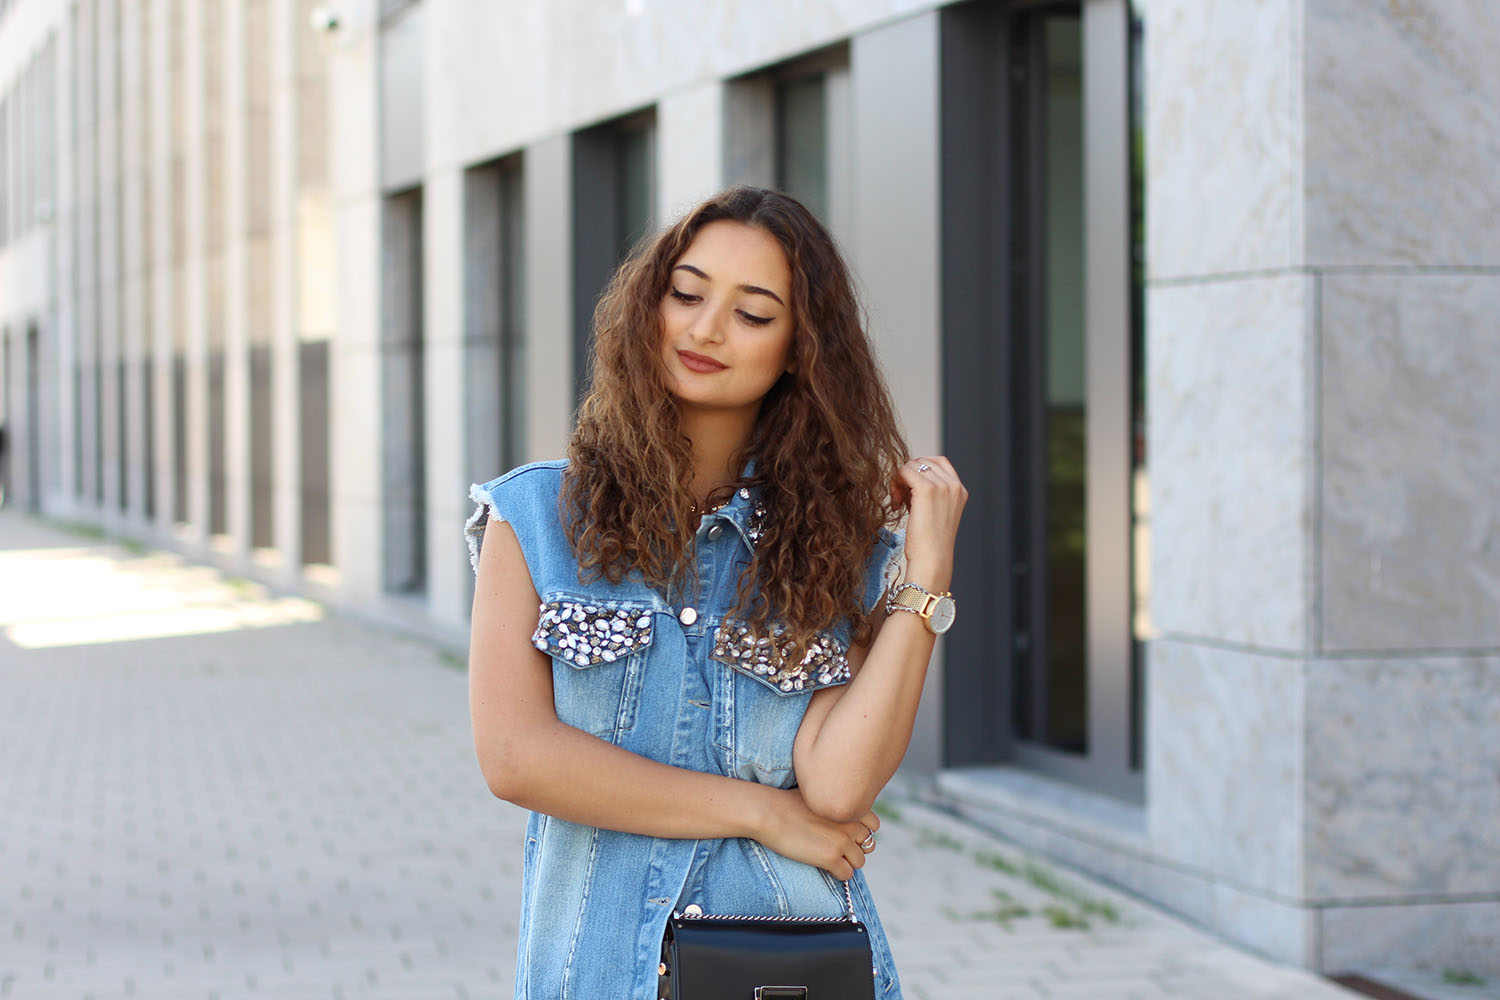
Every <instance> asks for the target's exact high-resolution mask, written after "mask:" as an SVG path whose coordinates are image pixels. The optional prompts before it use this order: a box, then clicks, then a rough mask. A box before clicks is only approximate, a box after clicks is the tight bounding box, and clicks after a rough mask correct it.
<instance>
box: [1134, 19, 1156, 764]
mask: <svg viewBox="0 0 1500 1000" xmlns="http://www.w3.org/2000/svg"><path fill="white" fill-rule="evenodd" d="M1142 2H1143V0H1131V2H1130V53H1129V55H1130V69H1129V72H1130V95H1129V99H1130V110H1129V115H1130V368H1131V378H1130V387H1131V393H1130V514H1131V517H1130V522H1131V532H1130V557H1131V614H1130V620H1131V638H1132V646H1133V650H1132V653H1133V655H1132V658H1131V669H1130V706H1131V727H1130V766H1131V767H1133V768H1140V767H1141V764H1142V761H1143V759H1144V757H1143V749H1142V745H1141V744H1142V737H1143V733H1144V726H1143V722H1144V717H1143V715H1142V712H1141V705H1142V702H1143V701H1144V699H1145V690H1146V688H1145V673H1146V650H1147V645H1146V643H1147V642H1148V641H1149V640H1150V639H1152V638H1154V637H1155V635H1156V630H1155V629H1154V627H1153V626H1152V624H1151V613H1150V603H1149V600H1148V598H1149V597H1150V586H1151V477H1150V475H1149V474H1148V469H1147V464H1146V462H1147V454H1146V64H1145V49H1144V42H1145V23H1144V21H1143V20H1142V16H1141V4H1142Z"/></svg>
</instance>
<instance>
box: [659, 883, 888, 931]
mask: <svg viewBox="0 0 1500 1000" xmlns="http://www.w3.org/2000/svg"><path fill="white" fill-rule="evenodd" d="M844 905H845V907H846V909H845V910H844V912H843V913H841V914H839V915H838V916H836V917H776V916H766V915H765V914H763V913H757V914H749V913H737V914H728V913H694V912H692V909H693V908H692V907H688V908H687V909H686V910H678V911H677V912H675V913H673V914H672V916H674V917H677V918H678V919H683V920H760V921H773V920H774V921H776V922H778V923H795V924H841V923H844V922H845V921H848V922H849V923H851V924H852V923H854V922H855V921H856V920H857V919H858V918H857V917H855V915H854V894H853V893H852V892H851V891H850V890H849V883H848V882H845V883H844Z"/></svg>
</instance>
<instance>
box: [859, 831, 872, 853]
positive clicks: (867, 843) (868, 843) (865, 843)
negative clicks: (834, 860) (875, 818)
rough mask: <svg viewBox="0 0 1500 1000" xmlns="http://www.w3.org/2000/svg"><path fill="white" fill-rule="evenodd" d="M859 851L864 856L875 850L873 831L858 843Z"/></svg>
mask: <svg viewBox="0 0 1500 1000" xmlns="http://www.w3.org/2000/svg"><path fill="white" fill-rule="evenodd" d="M859 849H860V850H861V851H864V852H865V853H866V854H868V853H869V852H871V851H873V850H875V831H873V830H871V831H870V835H869V836H868V837H866V838H865V839H864V840H861V841H860V842H859Z"/></svg>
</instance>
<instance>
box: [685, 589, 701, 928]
mask: <svg viewBox="0 0 1500 1000" xmlns="http://www.w3.org/2000/svg"><path fill="white" fill-rule="evenodd" d="M688 610H689V611H691V610H693V609H692V608H688ZM682 912H683V913H684V914H686V915H687V916H690V917H701V916H703V907H701V906H699V905H698V904H697V903H689V904H688V905H687V906H685V907H683V910H682Z"/></svg>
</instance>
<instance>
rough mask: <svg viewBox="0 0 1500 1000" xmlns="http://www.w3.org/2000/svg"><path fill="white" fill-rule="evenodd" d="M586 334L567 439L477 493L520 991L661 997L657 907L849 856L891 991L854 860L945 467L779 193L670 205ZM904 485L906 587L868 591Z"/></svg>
mask: <svg viewBox="0 0 1500 1000" xmlns="http://www.w3.org/2000/svg"><path fill="white" fill-rule="evenodd" d="M594 350H595V356H594V365H593V383H592V386H591V388H590V391H589V394H588V396H587V398H586V399H585V400H584V402H583V405H582V407H581V409H580V412H579V418H578V426H577V429H576V430H575V432H574V434H573V438H572V441H571V443H570V445H569V448H568V460H567V461H566V462H544V463H538V464H534V465H529V466H523V467H522V468H520V469H516V470H514V471H513V472H510V473H508V474H507V475H505V476H502V477H500V478H499V479H497V480H494V481H492V482H490V483H487V484H485V485H483V486H476V487H474V489H473V492H472V495H473V497H474V499H475V500H476V502H477V503H478V504H479V507H478V509H477V510H476V511H475V515H474V518H473V519H471V521H470V523H469V537H470V540H471V545H472V554H473V555H474V559H475V568H476V572H477V574H478V579H477V584H476V593H475V597H474V618H473V631H472V641H471V647H470V661H469V665H470V708H471V712H472V716H473V724H474V739H475V745H476V749H477V752H478V756H479V761H480V765H481V768H482V770H483V772H484V775H485V778H486V780H487V781H488V783H489V786H490V788H491V790H492V791H493V792H494V794H495V795H497V796H499V797H500V798H503V799H507V800H509V801H511V802H514V803H516V804H518V805H521V806H523V807H525V808H527V809H530V810H532V816H531V820H530V824H529V826H528V829H527V837H526V847H525V869H524V875H523V886H522V895H523V899H522V913H521V923H520V951H519V955H518V959H517V968H516V995H517V996H518V997H537V998H542V997H546V998H552V997H559V996H561V997H580V998H589V1000H594V998H599V997H606V996H608V997H625V996H629V997H637V998H643V1000H644V998H651V997H655V996H656V995H657V993H656V991H657V962H658V958H659V956H660V950H661V941H662V933H663V929H664V927H665V924H666V921H667V918H668V916H669V915H670V914H671V913H672V912H673V911H674V910H681V909H684V908H686V907H688V906H689V905H693V904H696V905H698V906H700V907H701V908H702V910H703V911H704V912H708V913H734V914H772V915H793V916H837V915H838V914H839V913H841V912H843V910H844V905H845V904H844V899H845V895H844V888H843V885H842V882H841V881H840V880H852V881H851V882H850V888H851V889H852V896H853V900H854V904H855V909H856V912H857V914H858V916H859V917H860V919H861V920H863V921H864V922H865V923H866V924H867V926H868V927H869V929H870V932H871V943H872V949H873V952H874V958H875V969H874V974H875V979H876V983H875V985H876V995H877V996H881V997H898V996H899V995H900V986H899V983H898V981H897V978H896V972H895V969H894V967H893V964H892V961H891V955H890V950H889V947H888V946H887V943H886V939H885V935H884V933H883V932H882V930H881V927H880V922H879V919H878V917H877V915H876V913H875V909H874V905H873V903H872V902H871V900H870V896H869V893H868V891H867V890H866V887H865V883H864V880H863V877H862V876H860V875H859V874H858V869H859V868H860V867H861V866H862V865H863V864H864V861H865V857H866V854H867V853H868V852H870V851H873V850H874V849H875V842H876V838H875V831H876V830H877V829H879V826H880V821H879V820H878V819H877V818H876V817H875V815H874V814H873V813H872V812H871V806H872V804H873V803H874V801H875V797H876V795H878V794H879V792H880V790H881V789H882V787H883V786H884V785H885V783H886V782H887V781H888V780H889V779H890V777H891V775H892V774H893V773H894V772H895V770H896V767H897V765H898V764H899V763H900V761H901V758H902V755H903V754H904V753H905V751H906V747H907V744H908V742H909V741H910V738H911V731H912V725H913V721H914V718H915V714H916V710H917V703H918V700H919V698H920V696H921V691H922V682H923V678H924V676H925V674H926V670H927V663H928V659H929V657H930V656H931V653H932V647H933V643H934V637H935V631H941V630H942V629H943V628H945V627H946V623H947V622H951V620H952V602H951V599H950V598H947V597H946V595H945V594H944V592H945V591H946V590H947V588H948V586H949V581H950V578H951V575H952V563H953V542H954V535H955V532H956V531H957V527H958V520H959V515H960V512H961V511H962V508H963V505H964V501H965V499H966V498H967V492H966V491H965V489H964V487H963V485H962V483H960V481H959V479H958V477H957V475H956V474H955V473H954V471H953V468H952V466H951V465H950V464H949V463H948V462H947V460H946V459H943V458H941V457H927V458H921V459H910V460H908V459H907V457H906V456H907V450H906V446H905V443H904V442H903V441H902V439H901V435H900V432H899V430H898V428H897V426H896V421H895V417H894V415H893V413H892V409H891V405H890V401H889V399H888V396H887V393H886V390H885V386H884V384H883V383H882V381H881V378H880V375H879V372H878V370H877V368H876V365H875V362H874V358H873V356H872V351H871V348H870V343H869V340H868V338H867V336H866V334H865V332H864V330H863V328H862V326H861V323H860V314H859V308H858V304H857V302H856V301H855V297H854V294H853V290H852V285H851V282H850V278H849V274H848V271H847V269H846V268H845V266H844V263H843V261H842V259H841V258H840V256H839V254H838V251H837V249H836V247H835V246H834V243H833V241H832V239H831V238H830V237H829V235H828V233H827V231H826V230H825V229H824V228H823V227H822V225H821V224H820V223H819V222H818V221H817V220H816V219H815V218H814V217H813V216H812V215H811V214H810V213H809V212H808V211H807V210H806V209H805V208H803V207H802V206H801V205H800V204H798V203H797V202H795V201H794V200H792V199H790V198H788V197H786V196H785V195H781V194H778V193H775V192H771V191H764V190H759V189H751V188H740V189H735V190H731V191H727V192H724V193H722V194H720V195H718V196H717V197H715V198H713V199H711V200H709V201H708V202H706V203H704V204H703V205H700V206H699V207H698V208H697V209H695V210H694V211H693V212H691V213H690V214H689V215H688V216H687V217H686V218H684V219H683V220H681V221H679V222H678V223H676V224H675V225H673V226H671V227H670V228H668V229H666V230H664V231H663V232H662V233H660V234H659V235H658V236H657V237H656V238H655V239H654V240H653V241H652V242H650V243H649V244H648V245H647V246H645V247H644V249H642V250H641V251H640V252H639V253H638V254H637V255H636V256H635V257H634V258H633V259H631V260H630V261H627V262H626V263H625V264H624V265H622V267H621V269H620V270H619V272H618V273H617V274H616V276H615V278H614V280H613V282H612V283H611V285H610V287H609V289H608V290H607V291H606V293H605V295H604V297H603V298H602V299H601V301H600V303H599V307H598V310H597V312H596V315H595V348H594ZM903 514H904V515H905V517H906V536H905V544H904V556H905V581H906V583H905V584H903V585H902V586H901V587H900V588H897V589H899V591H900V593H899V594H898V596H897V607H898V609H899V610H903V611H912V612H915V613H912V614H890V615H889V616H888V615H887V604H888V602H887V601H886V600H885V599H884V598H885V597H886V595H887V591H888V587H887V585H888V583H890V582H892V581H891V580H889V579H888V578H887V571H888V568H889V569H890V570H891V571H892V572H894V569H895V566H896V564H897V563H898V561H899V560H898V558H897V557H899V556H900V555H901V554H902V553H901V551H900V548H899V546H898V542H897V540H896V538H895V537H894V536H893V535H892V534H891V533H890V532H889V531H888V530H887V528H888V527H889V526H891V525H893V524H895V523H896V522H897V521H898V520H899V518H900V517H901V516H902V515H903ZM481 541H482V542H483V547H482V549H481V548H480V545H479V543H480V542H481ZM892 579H894V577H892ZM913 584H914V585H916V586H915V587H913V586H911V585H913ZM928 594H931V595H933V596H932V597H930V598H929V597H927V596H926V595H928ZM940 598H941V599H940ZM934 605H936V606H937V607H936V610H935V613H934V608H933V606H934ZM538 608H540V611H538Z"/></svg>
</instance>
